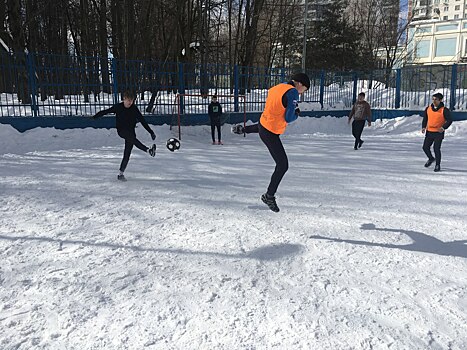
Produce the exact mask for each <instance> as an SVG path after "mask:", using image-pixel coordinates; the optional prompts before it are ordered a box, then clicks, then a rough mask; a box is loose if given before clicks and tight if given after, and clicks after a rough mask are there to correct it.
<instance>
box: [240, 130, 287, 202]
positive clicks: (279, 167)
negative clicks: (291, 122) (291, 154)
mask: <svg viewBox="0 0 467 350" xmlns="http://www.w3.org/2000/svg"><path fill="white" fill-rule="evenodd" d="M251 127H252V128H250V132H249V133H252V132H254V131H253V130H255V128H257V129H258V132H259V137H260V138H261V140H262V141H263V143H264V144H265V145H266V147H267V148H268V150H269V153H270V154H271V156H272V158H273V159H274V161H275V162H276V168H275V169H274V172H273V173H272V176H271V181H270V182H269V186H268V190H267V194H268V195H269V196H274V195H275V193H276V192H277V187H279V184H280V182H281V180H282V178H283V177H284V175H285V173H286V172H287V170H288V169H289V160H288V159H287V154H286V153H285V149H284V146H283V145H282V142H281V139H280V137H279V135H277V134H274V133H272V132H270V131H269V130H267V129H266V128H264V127H263V126H262V125H261V124H260V123H258V124H257V126H256V127H253V126H252V125H251ZM245 132H247V131H246V130H245Z"/></svg>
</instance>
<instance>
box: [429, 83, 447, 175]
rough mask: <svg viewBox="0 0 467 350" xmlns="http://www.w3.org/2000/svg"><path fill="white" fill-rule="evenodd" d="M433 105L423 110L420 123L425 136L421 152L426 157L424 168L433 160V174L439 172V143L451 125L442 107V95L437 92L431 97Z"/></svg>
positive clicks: (445, 108)
mask: <svg viewBox="0 0 467 350" xmlns="http://www.w3.org/2000/svg"><path fill="white" fill-rule="evenodd" d="M432 97H433V98H432V100H433V103H432V104H431V106H429V107H427V108H425V112H424V113H423V121H422V133H424V134H425V141H424V142H423V151H424V152H425V154H426V156H427V157H428V161H427V162H426V163H425V168H428V167H429V166H430V165H431V164H432V163H433V162H434V161H435V160H436V165H435V172H438V171H440V170H441V143H442V142H443V139H444V130H446V129H447V128H449V126H450V125H451V123H452V119H451V113H450V111H449V109H448V108H447V107H444V103H443V102H442V101H443V95H442V94H440V93H439V92H438V93H436V94H434V95H433V96H432ZM433 143H434V146H433V149H434V151H435V157H433V154H431V150H430V148H431V145H433Z"/></svg>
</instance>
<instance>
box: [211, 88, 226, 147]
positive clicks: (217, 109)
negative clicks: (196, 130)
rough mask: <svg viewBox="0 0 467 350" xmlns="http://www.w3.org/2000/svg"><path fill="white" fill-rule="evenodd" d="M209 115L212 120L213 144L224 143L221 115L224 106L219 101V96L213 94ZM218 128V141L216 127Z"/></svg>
mask: <svg viewBox="0 0 467 350" xmlns="http://www.w3.org/2000/svg"><path fill="white" fill-rule="evenodd" d="M208 115H209V119H210V120H211V137H212V144H213V145H222V144H223V143H222V141H221V115H222V106H221V104H220V103H219V102H218V101H217V96H216V95H213V96H212V98H211V103H210V104H209V106H208ZM216 128H217V139H218V142H217V143H216V138H215V137H214V136H215V129H216Z"/></svg>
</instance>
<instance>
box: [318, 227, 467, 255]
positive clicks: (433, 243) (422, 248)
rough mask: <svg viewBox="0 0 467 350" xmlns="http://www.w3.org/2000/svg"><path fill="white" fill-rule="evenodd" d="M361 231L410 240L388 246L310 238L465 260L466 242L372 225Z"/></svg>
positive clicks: (337, 239) (336, 239) (387, 244)
mask: <svg viewBox="0 0 467 350" xmlns="http://www.w3.org/2000/svg"><path fill="white" fill-rule="evenodd" d="M360 229H361V230H371V231H384V232H395V233H402V234H405V235H407V236H409V237H410V238H411V239H412V241H413V242H412V243H410V244H405V245H401V244H389V243H373V242H366V241H358V240H352V239H340V238H329V237H323V236H316V235H314V236H310V238H316V239H324V240H328V241H333V242H345V243H350V244H359V245H365V246H370V247H383V248H396V249H402V250H408V251H412V252H422V253H430V254H437V255H446V256H458V257H461V258H467V240H459V241H451V242H443V241H441V240H439V239H437V238H434V237H432V236H429V235H427V234H425V233H422V232H417V231H408V230H401V229H392V228H378V227H376V226H375V225H374V224H363V225H362V226H361V227H360Z"/></svg>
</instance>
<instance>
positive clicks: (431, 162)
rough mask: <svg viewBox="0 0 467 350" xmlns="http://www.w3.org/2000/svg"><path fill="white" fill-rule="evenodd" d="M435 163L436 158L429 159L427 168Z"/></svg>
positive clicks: (426, 164)
mask: <svg viewBox="0 0 467 350" xmlns="http://www.w3.org/2000/svg"><path fill="white" fill-rule="evenodd" d="M434 161H435V158H433V159H428V160H427V162H426V163H425V168H428V167H429V166H430V165H431V164H433V162H434ZM438 171H439V170H438Z"/></svg>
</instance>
